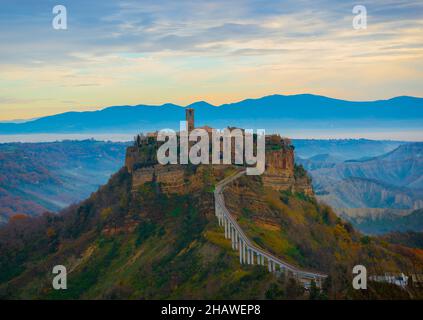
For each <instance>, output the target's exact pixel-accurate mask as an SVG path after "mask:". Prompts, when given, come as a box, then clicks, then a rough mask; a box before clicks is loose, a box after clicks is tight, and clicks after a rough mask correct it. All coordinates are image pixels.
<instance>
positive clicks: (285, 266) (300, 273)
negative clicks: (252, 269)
mask: <svg viewBox="0 0 423 320" xmlns="http://www.w3.org/2000/svg"><path fill="white" fill-rule="evenodd" d="M244 174H245V171H241V172H236V173H234V174H232V175H231V176H229V177H227V178H225V179H224V180H222V181H221V182H220V183H218V184H217V185H216V188H215V191H214V198H215V210H216V216H217V217H218V219H219V224H220V225H224V226H225V236H227V235H228V237H229V238H230V239H232V247H233V248H234V249H239V253H240V262H241V263H243V262H245V260H246V257H245V254H246V253H245V252H246V251H245V250H247V254H248V255H247V256H248V259H247V261H248V263H251V262H252V263H254V253H255V254H256V255H257V263H258V264H261V265H264V259H267V262H268V266H269V271H276V267H275V265H278V266H279V269H280V270H281V271H283V272H290V273H291V274H292V275H293V276H294V277H296V278H299V279H301V280H309V281H311V280H315V282H316V284H317V285H318V286H321V284H322V283H321V282H322V280H323V279H325V278H326V277H327V275H325V274H321V273H317V272H311V271H306V270H301V269H299V268H297V267H295V266H293V265H291V264H289V263H287V262H285V261H283V260H281V259H280V258H278V257H276V256H274V255H272V254H271V253H269V252H266V251H265V250H263V249H261V248H259V247H258V246H256V245H254V244H253V243H252V241H250V239H249V238H248V236H247V235H246V234H245V233H244V231H243V230H242V228H241V227H240V226H239V224H238V222H237V221H236V219H235V218H234V217H233V216H232V215H231V214H230V212H229V210H228V209H227V208H226V206H225V200H224V196H223V190H224V188H225V187H226V186H227V185H228V184H229V183H231V182H232V181H234V180H235V179H238V178H239V177H241V176H242V175H244ZM227 224H228V225H229V228H233V229H231V230H232V231H231V232H229V233H228V232H227V228H228V225H227ZM234 240H235V242H234ZM241 246H242V247H241ZM260 260H261V261H260ZM306 287H307V286H306Z"/></svg>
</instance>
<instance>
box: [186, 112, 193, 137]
mask: <svg viewBox="0 0 423 320" xmlns="http://www.w3.org/2000/svg"><path fill="white" fill-rule="evenodd" d="M185 119H186V122H187V130H188V132H191V131H192V130H194V109H191V108H188V109H185Z"/></svg>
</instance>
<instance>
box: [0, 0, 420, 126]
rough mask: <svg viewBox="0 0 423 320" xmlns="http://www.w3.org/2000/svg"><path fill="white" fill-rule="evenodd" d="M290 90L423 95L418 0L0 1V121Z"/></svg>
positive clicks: (366, 96) (365, 96)
mask: <svg viewBox="0 0 423 320" xmlns="http://www.w3.org/2000/svg"><path fill="white" fill-rule="evenodd" d="M57 4H61V5H64V6H65V7H66V9H67V27H68V29H67V30H55V29H54V28H53V27H52V20H53V18H54V14H53V13H52V9H53V7H54V6H55V5H57ZM355 5H364V6H365V7H366V9H367V29H364V30H363V29H362V30H356V29H354V28H353V26H352V21H353V18H354V16H355V15H354V14H353V12H352V9H353V7H354V6H355ZM298 93H313V94H321V95H325V96H330V97H334V98H340V99H347V100H359V101H363V100H378V99H386V98H391V97H394V96H400V95H410V96H418V97H423V1H422V0H407V1H403V0H371V1H367V0H366V1H360V2H358V1H349V0H336V1H335V0H331V1H329V0H310V1H306V0H289V1H278V0H272V1H258V0H242V1H241V0H232V1H227V0H214V1H198V0H190V1H184V0H176V1H175V0H170V1H168V0H161V1H157V0H152V1H146V0H142V1H111V0H101V1H97V0H68V1H65V0H55V1H44V0H38V1H32V0H20V1H15V0H1V1H0V120H1V121H6V120H13V119H30V118H35V117H40V116H44V115H50V114H56V113H61V112H65V111H70V110H75V111H82V110H95V109H101V108H104V107H107V106H111V105H136V104H154V105H156V104H163V103H167V102H172V103H175V104H179V105H187V104H190V103H192V102H195V101H199V100H205V101H208V102H209V103H211V104H214V105H219V104H222V103H228V102H235V101H239V100H243V99H246V98H258V97H261V96H266V95H270V94H298Z"/></svg>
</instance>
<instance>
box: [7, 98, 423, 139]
mask: <svg viewBox="0 0 423 320" xmlns="http://www.w3.org/2000/svg"><path fill="white" fill-rule="evenodd" d="M187 107H192V108H195V112H196V114H195V116H196V120H197V119H198V121H197V123H199V124H208V125H211V126H215V127H219V128H220V127H226V126H227V125H233V126H243V127H250V128H267V129H269V130H274V129H275V128H276V129H283V128H284V127H288V126H297V125H298V124H299V123H301V124H304V123H311V122H313V123H314V125H315V126H316V127H321V128H327V127H328V126H329V127H336V126H339V127H343V128H344V127H346V126H347V127H348V126H352V127H356V128H357V127H362V126H369V127H377V126H382V127H392V126H397V127H401V126H402V125H403V123H404V122H407V127H408V128H409V127H415V128H422V127H423V121H422V120H423V98H415V97H408V96H401V97H396V98H392V99H389V100H378V101H369V102H352V101H345V100H339V99H332V98H328V97H323V96H318V95H311V94H300V95H271V96H266V97H263V98H259V99H247V100H243V101H240V102H236V103H231V104H224V105H220V106H213V105H211V104H208V103H207V102H204V101H200V102H196V103H193V104H191V105H189V106H187ZM184 117H185V116H184V108H183V107H181V106H178V105H175V104H170V103H168V104H164V105H161V106H149V105H136V106H113V107H108V108H105V109H103V110H99V111H85V112H66V113H62V114H57V115H52V116H47V117H42V118H39V119H36V120H32V121H28V122H25V123H0V134H25V133H83V132H90V133H95V132H136V131H140V130H157V129H162V128H175V129H176V128H177V127H178V125H179V121H181V120H184ZM282 120H283V122H281V121H282Z"/></svg>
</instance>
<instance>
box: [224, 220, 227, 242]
mask: <svg viewBox="0 0 423 320" xmlns="http://www.w3.org/2000/svg"><path fill="white" fill-rule="evenodd" d="M223 224H224V225H225V239H228V220H226V218H224V220H223Z"/></svg>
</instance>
